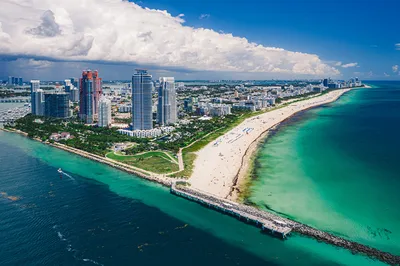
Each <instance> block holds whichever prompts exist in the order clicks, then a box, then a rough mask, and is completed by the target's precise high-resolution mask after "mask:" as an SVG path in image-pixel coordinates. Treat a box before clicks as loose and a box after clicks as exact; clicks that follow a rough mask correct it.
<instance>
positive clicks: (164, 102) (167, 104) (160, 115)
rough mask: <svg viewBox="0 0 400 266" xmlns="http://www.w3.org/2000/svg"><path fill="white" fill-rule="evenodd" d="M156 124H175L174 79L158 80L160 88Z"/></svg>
mask: <svg viewBox="0 0 400 266" xmlns="http://www.w3.org/2000/svg"><path fill="white" fill-rule="evenodd" d="M157 122H158V124H160V125H170V124H175V123H176V122H177V111H176V91H175V79H174V78H168V77H164V78H160V86H159V88H158V105H157Z"/></svg>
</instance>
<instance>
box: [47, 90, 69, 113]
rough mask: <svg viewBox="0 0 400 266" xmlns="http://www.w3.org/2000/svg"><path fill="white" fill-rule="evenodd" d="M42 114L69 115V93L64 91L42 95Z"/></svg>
mask: <svg viewBox="0 0 400 266" xmlns="http://www.w3.org/2000/svg"><path fill="white" fill-rule="evenodd" d="M44 115H45V116H47V117H55V118H67V117H69V95H68V93H65V92H58V93H46V94H45V95H44Z"/></svg>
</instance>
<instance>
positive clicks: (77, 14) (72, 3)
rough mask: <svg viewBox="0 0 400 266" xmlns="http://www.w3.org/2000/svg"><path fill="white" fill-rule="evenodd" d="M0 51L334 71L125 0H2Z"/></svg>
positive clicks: (214, 67)
mask: <svg viewBox="0 0 400 266" xmlns="http://www.w3.org/2000/svg"><path fill="white" fill-rule="evenodd" d="M0 1H1V6H2V7H1V9H0V54H3V55H4V54H6V55H24V56H38V57H49V58H53V59H58V60H71V61H72V60H80V61H86V60H88V61H92V60H93V61H95V60H100V61H112V62H134V63H136V64H142V65H157V66H162V67H164V68H184V69H191V70H207V71H226V72H253V73H276V74H288V75H312V76H324V75H338V74H340V72H339V71H338V70H337V69H336V68H335V67H332V66H329V65H328V64H326V63H324V62H322V60H321V59H320V58H319V57H318V56H317V55H314V54H307V53H301V52H292V51H287V50H284V49H281V48H275V47H266V46H263V45H259V44H256V43H252V42H249V41H248V40H247V39H246V38H240V37H235V36H233V35H232V34H225V33H224V34H223V33H218V32H216V31H214V30H211V29H204V28H193V27H188V26H185V25H184V20H183V19H182V14H181V15H179V16H177V17H174V16H172V15H171V14H169V13H168V12H167V11H163V10H155V9H149V8H143V7H141V6H139V5H137V4H134V3H131V2H128V1H122V0H85V1H82V0H68V1H63V0H23V1H21V0H7V1H4V0H0Z"/></svg>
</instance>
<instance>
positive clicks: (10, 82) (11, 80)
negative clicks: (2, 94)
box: [7, 76, 13, 85]
mask: <svg viewBox="0 0 400 266" xmlns="http://www.w3.org/2000/svg"><path fill="white" fill-rule="evenodd" d="M7 84H8V85H13V77H11V76H9V77H8V82H7Z"/></svg>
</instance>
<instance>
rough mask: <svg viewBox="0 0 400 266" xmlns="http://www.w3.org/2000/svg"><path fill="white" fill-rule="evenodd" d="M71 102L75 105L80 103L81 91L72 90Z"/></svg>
mask: <svg viewBox="0 0 400 266" xmlns="http://www.w3.org/2000/svg"><path fill="white" fill-rule="evenodd" d="M69 100H70V101H71V102H73V103H77V102H79V89H78V88H72V89H71V90H70V92H69Z"/></svg>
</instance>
